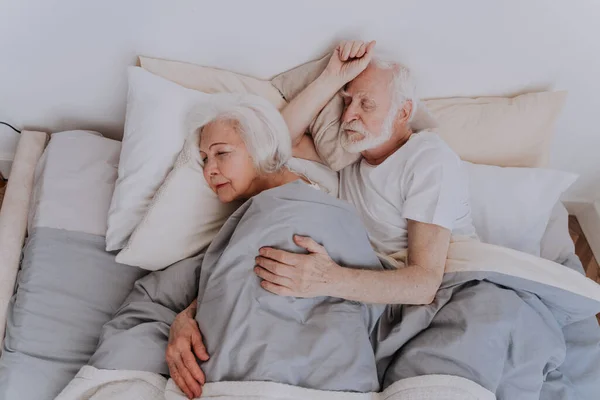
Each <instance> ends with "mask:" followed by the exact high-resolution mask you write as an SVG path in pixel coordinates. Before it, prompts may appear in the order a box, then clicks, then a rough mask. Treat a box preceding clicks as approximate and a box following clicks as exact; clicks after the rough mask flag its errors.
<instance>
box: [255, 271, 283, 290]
mask: <svg viewBox="0 0 600 400" xmlns="http://www.w3.org/2000/svg"><path fill="white" fill-rule="evenodd" d="M254 272H255V273H256V275H258V276H259V278H262V279H264V280H266V281H269V282H272V283H274V284H276V285H279V286H285V287H288V288H289V287H290V286H291V281H290V279H289V278H286V277H283V276H279V275H275V274H274V273H272V272H269V271H267V270H266V269H264V268H262V267H255V268H254Z"/></svg>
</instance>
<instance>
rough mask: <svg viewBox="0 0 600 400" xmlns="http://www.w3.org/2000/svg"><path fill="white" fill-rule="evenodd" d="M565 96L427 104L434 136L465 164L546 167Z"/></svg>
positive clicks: (530, 95)
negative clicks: (435, 123)
mask: <svg viewBox="0 0 600 400" xmlns="http://www.w3.org/2000/svg"><path fill="white" fill-rule="evenodd" d="M566 97H567V92H541V93H528V94H523V95H520V96H516V97H513V98H506V97H480V98H473V99H471V98H450V99H440V100H428V101H425V104H426V105H427V107H428V108H429V110H430V111H431V112H432V113H433V115H434V116H435V118H436V120H437V121H438V125H439V126H438V128H437V129H436V130H435V131H436V132H437V133H439V135H440V136H441V137H442V138H443V139H444V140H445V141H446V142H447V143H448V144H449V145H450V147H452V149H453V150H454V151H455V152H456V153H457V154H458V155H459V156H460V157H461V158H462V159H463V160H465V161H470V162H472V163H477V164H488V165H498V166H501V167H544V166H546V165H547V164H548V158H549V153H550V145H551V144H552V137H553V134H554V123H555V121H556V118H557V117H558V115H559V113H560V110H561V109H562V107H563V105H564V102H565V99H566Z"/></svg>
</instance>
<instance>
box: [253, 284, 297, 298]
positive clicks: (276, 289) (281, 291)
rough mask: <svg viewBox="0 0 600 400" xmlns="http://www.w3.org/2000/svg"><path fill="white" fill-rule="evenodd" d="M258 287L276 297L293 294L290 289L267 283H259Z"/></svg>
mask: <svg viewBox="0 0 600 400" xmlns="http://www.w3.org/2000/svg"><path fill="white" fill-rule="evenodd" d="M260 286H261V287H262V288H263V289H265V290H266V291H268V292H271V293H273V294H276V295H279V296H293V295H294V293H293V292H292V291H291V290H290V289H288V288H286V287H284V286H279V285H276V284H274V283H271V282H269V281H262V282H261V283H260Z"/></svg>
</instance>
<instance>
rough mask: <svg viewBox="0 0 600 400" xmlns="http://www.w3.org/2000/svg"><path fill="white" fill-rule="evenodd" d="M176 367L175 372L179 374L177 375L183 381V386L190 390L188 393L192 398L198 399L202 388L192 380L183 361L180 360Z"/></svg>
mask: <svg viewBox="0 0 600 400" xmlns="http://www.w3.org/2000/svg"><path fill="white" fill-rule="evenodd" d="M176 365H177V372H179V374H180V375H181V376H182V377H183V379H184V380H185V384H186V385H187V387H188V388H189V389H190V392H191V393H192V394H193V396H194V397H200V395H201V394H202V388H201V387H200V383H199V382H198V381H197V380H195V379H194V377H193V376H192V374H191V373H190V371H189V370H188V369H187V367H186V366H185V364H184V362H183V360H181V361H180V362H179V363H176Z"/></svg>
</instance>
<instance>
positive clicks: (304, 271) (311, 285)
mask: <svg viewBox="0 0 600 400" xmlns="http://www.w3.org/2000/svg"><path fill="white" fill-rule="evenodd" d="M294 242H296V244H297V245H298V246H300V247H304V248H305V249H307V250H308V251H309V252H310V254H296V253H290V252H287V251H283V250H277V249H273V248H270V247H263V248H262V249H260V251H259V253H260V256H258V257H256V267H255V268H254V272H255V273H256V275H258V276H259V277H260V278H262V279H263V281H262V282H261V284H260V285H261V286H262V287H263V288H264V289H265V290H267V291H269V292H271V293H274V294H277V295H280V296H294V297H317V296H335V293H336V286H337V284H338V282H339V281H340V280H339V279H338V275H339V272H340V270H341V269H342V267H340V266H339V265H337V264H336V263H335V262H334V261H333V260H332V259H331V257H329V254H327V251H326V250H325V248H324V247H323V246H321V245H320V244H318V243H317V242H315V241H314V240H312V239H311V238H309V237H303V236H298V235H296V236H294Z"/></svg>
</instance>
